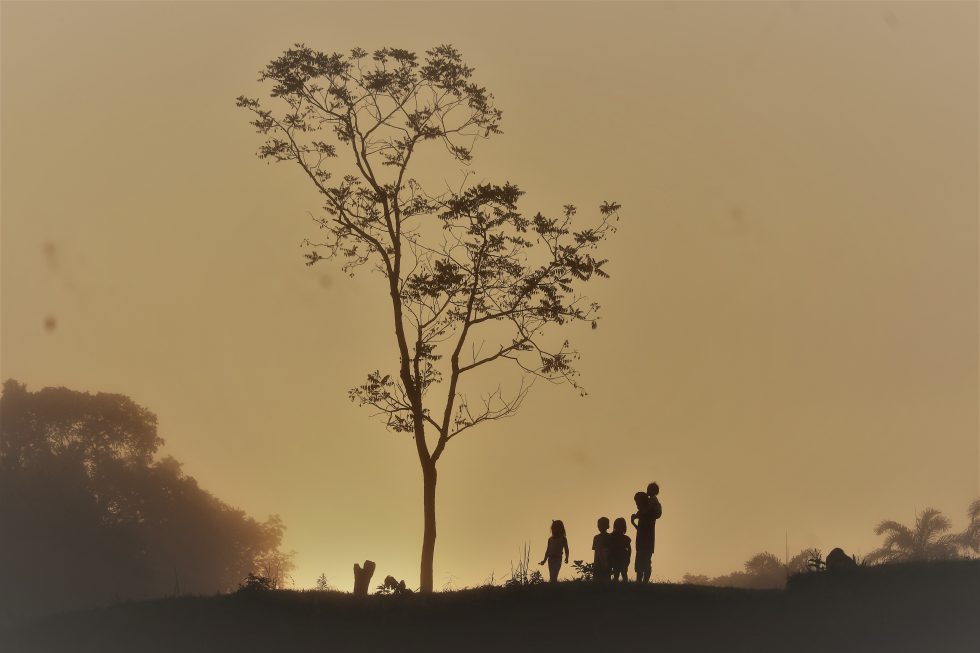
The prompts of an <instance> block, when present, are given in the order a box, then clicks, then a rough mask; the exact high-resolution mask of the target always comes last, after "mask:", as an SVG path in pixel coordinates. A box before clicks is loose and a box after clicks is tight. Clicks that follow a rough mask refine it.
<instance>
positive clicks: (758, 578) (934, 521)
mask: <svg viewBox="0 0 980 653" xmlns="http://www.w3.org/2000/svg"><path fill="white" fill-rule="evenodd" d="M966 516H967V525H966V528H965V529H963V530H962V531H960V532H954V531H953V523H952V522H951V521H950V519H949V518H948V517H946V516H945V515H943V513H942V512H941V511H939V510H936V509H935V508H926V509H925V510H923V511H922V512H921V513H919V514H918V515H916V518H915V522H914V523H913V524H912V525H905V524H902V523H900V522H897V521H894V520H890V519H886V520H883V521H881V522H879V523H878V525H877V526H876V527H875V534H876V535H881V536H884V541H883V542H882V545H881V546H880V547H879V548H877V549H875V550H874V551H871V552H870V553H868V554H867V555H866V556H864V557H863V558H861V559H858V558H857V557H856V556H855V557H852V558H851V559H852V560H853V561H854V563H855V565H860V566H869V565H879V564H890V563H914V562H933V561H940V560H962V559H968V558H974V557H976V556H977V554H980V498H977V499H974V500H973V502H972V503H970V505H969V507H968V508H967V511H966ZM826 565H827V561H826V560H825V559H824V557H823V554H822V553H821V551H820V549H815V548H809V549H803V550H802V551H800V552H799V553H798V554H796V555H795V556H793V557H792V558H789V560H787V561H786V562H784V561H783V560H781V559H780V558H779V556H777V555H776V554H775V553H769V552H763V553H757V554H755V555H754V556H752V557H751V558H749V559H748V560H746V561H745V564H744V569H743V571H734V572H732V573H730V574H725V575H722V576H715V577H713V578H712V577H709V576H705V575H703V574H685V575H684V582H685V583H689V584H692V585H712V586H716V587H741V588H747V589H778V588H781V587H785V585H786V581H787V579H788V578H789V577H790V576H792V575H794V574H802V573H809V572H816V571H822V570H823V569H825V568H826Z"/></svg>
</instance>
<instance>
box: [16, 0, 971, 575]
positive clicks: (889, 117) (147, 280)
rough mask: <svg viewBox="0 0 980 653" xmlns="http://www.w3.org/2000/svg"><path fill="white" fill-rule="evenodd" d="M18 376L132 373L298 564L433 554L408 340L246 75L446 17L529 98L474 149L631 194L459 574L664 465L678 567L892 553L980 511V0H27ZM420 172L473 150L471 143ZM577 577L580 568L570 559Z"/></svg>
mask: <svg viewBox="0 0 980 653" xmlns="http://www.w3.org/2000/svg"><path fill="white" fill-rule="evenodd" d="M2 11H3V14H2V19H3V25H2V83H3V86H2V129H3V134H2V135H3V152H2V168H3V187H2V218H3V223H2V273H3V278H2V284H3V285H2V350H0V354H2V372H0V376H2V378H3V379H6V378H16V379H18V380H20V381H22V382H25V383H27V385H28V387H29V388H30V389H31V390H38V389H40V388H41V387H44V386H60V385H63V386H67V387H69V388H72V389H76V390H88V391H108V392H118V393H122V394H126V395H128V396H131V397H132V398H133V399H134V400H135V401H137V402H138V403H140V404H141V405H144V406H146V407H148V408H149V409H150V410H152V411H154V412H155V413H156V414H157V415H158V416H159V418H160V425H161V428H160V433H161V435H162V436H163V437H164V438H165V440H166V446H165V448H164V449H165V451H166V452H167V453H169V454H171V455H173V456H175V457H176V458H177V459H179V460H180V461H182V462H183V463H184V464H185V469H186V471H187V472H188V473H190V474H192V475H193V476H195V477H197V479H198V480H199V481H200V483H201V484H202V485H203V486H204V487H206V488H207V489H209V490H210V491H212V492H213V493H214V494H216V495H217V496H219V497H221V498H222V499H224V500H225V501H228V502H229V503H231V504H233V505H236V506H239V507H241V508H243V509H244V510H246V511H247V512H248V513H249V514H252V515H255V516H256V517H258V518H264V517H265V516H266V515H267V514H269V513H279V514H280V515H282V517H283V519H284V521H285V523H286V525H287V527H288V531H287V533H286V538H285V547H284V548H285V549H287V550H288V549H294V550H296V551H297V558H296V562H297V565H298V567H297V570H296V573H295V574H294V576H295V580H296V585H297V586H300V587H309V586H312V584H313V581H314V579H315V578H316V577H317V576H318V575H319V574H320V573H321V572H323V573H326V575H327V577H328V578H329V579H330V580H331V582H332V583H333V584H334V585H336V586H337V587H339V588H342V589H349V587H350V586H351V584H352V574H351V566H352V564H353V563H354V562H359V561H363V560H364V559H365V558H370V559H372V560H375V561H377V563H378V573H379V575H380V577H381V578H383V577H384V576H385V575H387V574H393V575H395V576H396V577H398V578H406V579H409V581H410V582H414V580H415V579H416V578H417V575H418V557H419V542H420V539H421V526H422V523H421V500H420V499H421V497H420V494H421V484H420V482H419V469H418V461H417V459H416V458H415V454H414V452H413V445H412V442H411V439H410V438H409V437H408V436H405V435H403V434H394V433H388V432H386V431H385V430H384V427H383V424H382V423H381V422H380V421H378V420H372V419H370V413H369V411H367V410H362V409H359V408H357V407H356V406H355V405H353V404H352V403H351V402H350V401H349V400H348V398H347V390H348V388H350V387H351V386H353V385H355V384H357V383H359V382H361V380H362V379H363V376H364V374H365V373H366V372H368V371H370V370H373V369H375V368H378V367H382V366H387V367H390V362H391V361H392V360H394V359H393V356H394V350H393V345H392V342H391V337H390V315H389V311H390V306H389V305H388V304H386V298H385V296H384V291H383V289H382V288H381V286H380V285H379V284H380V279H379V278H378V277H375V276H372V275H368V274H364V275H360V276H358V277H356V278H354V279H350V278H348V277H346V276H345V275H344V274H343V273H341V271H340V269H339V266H338V265H333V264H331V263H330V262H323V263H320V264H318V265H317V266H316V267H314V268H308V267H306V266H304V264H303V263H304V262H303V259H302V256H301V250H300V248H299V244H300V242H301V241H302V239H303V238H304V237H306V236H309V235H313V234H314V225H313V223H312V222H311V221H310V218H309V215H308V212H316V211H317V209H318V207H319V205H320V202H319V200H318V197H317V196H316V194H315V193H314V192H313V190H312V189H311V187H310V186H309V185H308V184H307V183H306V182H305V181H304V179H303V178H302V177H301V175H299V174H297V171H296V170H295V169H293V168H290V167H286V166H267V165H266V164H265V163H264V162H261V161H259V160H257V159H256V158H255V156H254V152H255V150H256V148H257V147H258V144H259V140H260V139H259V138H258V137H257V136H256V135H255V134H254V133H253V130H252V129H251V128H250V127H249V125H248V124H247V116H246V115H244V113H243V112H241V111H240V110H238V109H236V107H235V97H236V96H238V95H240V94H246V95H259V94H260V92H261V90H260V88H259V85H258V84H257V83H256V77H257V71H258V70H259V69H260V68H262V67H263V66H264V65H265V64H266V63H267V62H268V61H269V60H270V59H272V58H273V57H275V56H277V55H278V54H280V53H281V52H282V51H283V50H284V49H286V48H287V47H289V46H290V45H292V44H293V43H296V42H305V43H307V44H309V45H310V46H312V47H314V48H318V49H322V50H325V51H334V50H337V51H348V50H350V49H351V48H353V47H355V46H361V47H364V48H366V49H368V50H372V49H374V48H378V47H382V46H385V45H392V46H397V47H402V48H407V49H411V50H416V51H423V50H425V49H426V48H429V47H431V46H433V45H436V44H439V43H452V44H453V45H455V46H456V47H458V48H459V49H460V50H461V51H462V53H463V55H464V57H465V59H466V61H467V62H468V63H469V64H471V65H473V66H475V67H476V69H477V79H478V81H479V82H480V83H481V84H484V85H486V86H487V87H488V89H489V90H490V91H491V92H493V94H494V95H495V97H496V99H497V103H498V105H499V106H500V107H502V108H503V110H504V120H503V124H502V127H503V131H504V134H503V136H500V137H497V138H495V139H492V140H490V141H488V142H484V143H481V144H479V146H478V148H477V150H476V153H475V162H474V164H473V169H474V170H475V171H476V176H477V178H478V179H486V180H488V181H490V180H492V181H497V182H502V181H504V180H511V181H513V182H515V183H517V184H518V185H519V186H521V188H522V189H524V190H525V191H527V195H526V197H525V199H524V201H523V203H522V204H523V206H524V208H525V210H526V211H529V212H531V213H533V212H534V211H537V210H541V211H544V212H549V213H552V214H553V213H556V212H557V211H558V210H559V209H560V208H561V206H562V205H563V204H566V203H573V204H576V205H578V206H580V207H583V209H585V208H586V207H595V206H598V204H599V203H600V202H601V201H603V200H616V201H618V202H620V203H622V205H623V210H622V211H621V214H622V216H623V219H622V223H621V225H620V230H619V233H618V234H616V236H615V237H614V238H613V239H612V240H611V241H610V243H609V247H608V248H607V250H606V251H607V252H608V256H609V258H610V259H611V263H610V265H609V272H610V273H611V274H612V279H610V280H608V281H605V282H602V283H601V284H595V285H594V286H593V293H594V297H595V298H596V299H597V300H598V301H599V302H600V303H601V304H602V305H603V308H604V313H603V319H602V321H601V323H600V326H599V329H597V330H596V331H591V330H588V329H585V330H581V331H579V332H576V333H574V334H572V335H573V338H574V341H575V343H576V344H577V345H578V346H579V347H580V349H581V350H582V352H583V360H582V363H581V368H582V381H583V384H584V385H585V387H586V388H587V389H588V391H589V395H588V396H587V397H585V398H579V397H578V395H577V393H575V392H574V391H573V390H571V389H570V388H567V387H543V386H539V387H536V388H535V390H534V393H533V395H532V396H531V398H530V399H529V400H528V402H527V403H526V405H525V407H524V408H523V409H522V412H521V413H520V414H519V415H518V416H517V417H515V418H513V419H511V420H506V421H503V422H500V423H496V424H493V425H490V426H487V427H485V428H483V429H482V430H474V431H473V432H472V433H471V434H469V435H468V436H467V437H465V438H461V439H460V440H459V441H458V442H456V443H455V444H456V446H455V447H454V448H453V449H452V450H451V451H448V453H447V455H446V457H445V458H444V459H443V464H442V465H441V467H440V470H441V473H440V495H439V506H438V510H439V519H440V525H439V542H438V547H437V553H436V586H437V587H439V586H442V585H444V584H446V583H451V584H453V585H456V586H461V585H468V584H476V583H480V582H482V581H484V580H485V579H486V578H487V577H488V576H490V574H491V573H493V574H495V575H496V578H497V579H500V578H501V577H503V576H506V575H507V574H508V573H509V571H510V561H511V560H515V561H516V559H517V557H518V555H519V550H520V548H521V546H522V545H523V543H525V542H529V543H530V544H531V547H532V555H537V554H538V553H540V550H543V548H544V542H545V540H546V538H547V536H548V526H549V524H550V521H551V520H552V519H558V518H560V519H563V520H564V521H565V524H566V525H567V527H568V529H569V537H570V544H571V549H572V556H571V557H572V558H573V559H575V558H590V557H591V552H590V551H589V546H590V542H591V537H592V535H593V532H594V528H595V520H596V518H597V517H599V516H601V515H606V516H609V517H611V518H614V517H618V516H628V515H629V513H630V512H631V506H632V503H631V497H632V494H633V492H635V491H636V490H638V489H640V488H642V487H645V486H646V483H647V482H649V481H652V480H657V481H659V482H660V485H661V488H662V490H661V500H662V502H663V505H664V517H663V519H662V521H661V522H660V525H659V527H658V537H657V554H656V556H655V558H654V578H655V579H673V580H678V579H679V578H680V577H681V576H682V575H683V574H684V573H685V572H699V573H705V574H709V575H714V574H721V573H725V572H728V571H731V570H732V569H735V568H737V567H738V566H739V565H740V564H741V563H742V562H743V561H744V560H745V559H747V558H748V557H749V556H750V555H751V554H753V553H755V552H758V551H763V550H771V551H773V552H776V553H778V554H779V555H780V556H781V555H782V554H783V551H784V547H785V546H786V542H787V540H788V547H789V550H790V553H791V554H792V553H793V552H795V551H798V550H799V549H801V548H803V547H808V546H815V547H819V548H822V549H823V550H824V551H827V550H829V549H831V548H833V547H835V546H842V547H844V548H845V549H846V550H847V551H848V552H849V553H850V552H852V551H853V552H855V553H858V554H861V553H866V552H867V551H869V550H871V549H872V548H874V547H875V546H877V545H878V543H879V541H878V538H876V537H875V536H874V534H873V530H872V529H873V527H874V525H875V524H876V523H877V522H878V521H879V520H881V519H883V518H892V519H898V520H900V521H903V522H908V521H911V519H912V518H913V516H914V513H915V510H917V509H922V508H924V507H927V506H933V507H936V508H939V509H941V510H943V511H944V512H945V513H946V514H947V515H949V516H951V517H952V518H953V520H954V526H956V527H960V526H961V525H962V523H963V522H964V511H965V508H966V505H967V503H968V502H969V500H970V499H971V498H973V497H975V496H976V495H977V493H978V486H980V445H978V391H980V388H978V348H977V347H978V283H977V279H978V276H977V264H978V256H977V248H978V228H977V215H978V181H977V180H978V178H980V176H978V157H977V152H978V149H977V147H978V129H977V125H978V122H977V115H978V112H977V110H978V77H980V74H978V58H977V55H978V43H977V19H978V15H977V14H978V12H977V5H976V4H975V3H895V4H890V3H878V2H875V3H826V4H816V3H808V4H789V3H785V4H784V3H778V4H777V3H759V4H752V3H731V4H728V3H726V4H710V3H696V4H695V3H692V4H676V5H675V4H644V3H629V4H618V3H576V4H559V3H542V4H521V5H517V4H508V3H490V4H484V3H465V4H449V3H431V4H414V3H398V4H381V3H365V4H361V5H353V4H308V3H302V4H292V3H214V4H203V3H162V4H153V3H132V4H123V3H107V4H94V3H92V4H89V3H70V4H60V3H36V4H35V3H11V2H4V3H3V9H2ZM442 165H443V166H444V171H443V168H438V169H433V170H430V171H429V173H430V174H436V173H438V174H440V175H443V176H445V177H446V179H456V178H458V177H457V174H458V172H457V170H456V168H455V167H453V166H452V165H449V163H448V162H447V161H445V160H444V161H443V162H442ZM565 573H567V572H565Z"/></svg>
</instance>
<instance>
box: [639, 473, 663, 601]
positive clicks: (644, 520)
mask: <svg viewBox="0 0 980 653" xmlns="http://www.w3.org/2000/svg"><path fill="white" fill-rule="evenodd" d="M658 494H660V486H659V485H657V484H656V483H650V484H649V485H648V486H647V491H646V492H645V493H644V492H637V493H636V494H635V495H634V496H633V501H634V502H635V503H636V513H634V514H633V515H632V516H631V520H632V522H633V526H634V527H636V563H635V566H634V568H635V569H636V580H637V582H639V583H647V582H649V581H650V574H651V573H652V571H653V549H654V544H655V540H656V530H655V529H656V521H657V520H658V519H660V516H661V515H662V514H663V508H662V507H661V505H660V500H659V499H658V498H657V495H658Z"/></svg>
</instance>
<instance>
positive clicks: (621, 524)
mask: <svg viewBox="0 0 980 653" xmlns="http://www.w3.org/2000/svg"><path fill="white" fill-rule="evenodd" d="M631 543H632V542H631V540H630V536H629V535H627V534H626V520H625V519H624V518H622V517H618V518H617V519H616V521H615V522H613V532H612V533H610V534H609V539H608V540H607V544H608V546H609V571H610V572H612V579H613V580H614V581H616V580H619V578H620V577H622V581H623V582H624V583H625V582H627V581H628V580H629V579H628V577H627V574H628V573H629V568H630V554H631V553H632V552H633V551H632V547H631Z"/></svg>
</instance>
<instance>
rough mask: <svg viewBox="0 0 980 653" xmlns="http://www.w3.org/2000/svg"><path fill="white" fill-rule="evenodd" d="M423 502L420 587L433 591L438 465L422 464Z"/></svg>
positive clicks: (426, 590)
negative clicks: (423, 518)
mask: <svg viewBox="0 0 980 653" xmlns="http://www.w3.org/2000/svg"><path fill="white" fill-rule="evenodd" d="M422 504H423V510H424V514H425V528H424V529H423V531H422V569H421V577H420V582H419V587H420V589H421V591H422V592H431V591H432V563H433V558H434V557H435V552H436V466H435V463H429V464H423V465H422Z"/></svg>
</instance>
